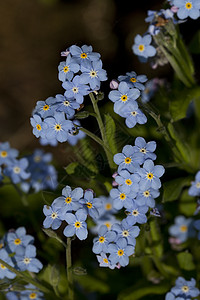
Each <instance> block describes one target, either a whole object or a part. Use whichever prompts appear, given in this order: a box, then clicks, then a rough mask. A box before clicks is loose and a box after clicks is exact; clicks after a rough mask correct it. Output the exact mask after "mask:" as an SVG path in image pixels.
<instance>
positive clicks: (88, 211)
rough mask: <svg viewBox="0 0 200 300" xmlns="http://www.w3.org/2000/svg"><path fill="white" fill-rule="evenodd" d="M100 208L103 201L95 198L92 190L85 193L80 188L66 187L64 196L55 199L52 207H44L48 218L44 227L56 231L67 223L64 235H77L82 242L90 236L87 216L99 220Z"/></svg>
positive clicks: (63, 191)
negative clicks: (64, 222) (63, 222)
mask: <svg viewBox="0 0 200 300" xmlns="http://www.w3.org/2000/svg"><path fill="white" fill-rule="evenodd" d="M100 207H101V200H100V199H98V198H94V193H93V191H92V190H86V191H85V192H84V191H83V189H82V188H80V187H78V188H75V189H74V190H72V189H71V187H70V186H66V187H65V188H63V190H62V196H60V197H58V198H56V199H54V201H53V203H52V204H51V206H48V205H44V208H43V212H44V214H45V216H46V218H45V220H44V222H43V226H44V228H50V227H51V228H52V229H54V230H56V229H58V228H59V227H60V225H61V223H62V221H66V222H67V224H68V225H67V226H66V227H65V229H64V232H63V233H64V235H65V236H66V237H72V236H74V235H76V236H77V237H78V238H79V239H80V240H85V239H86V238H87V236H88V230H87V223H86V219H87V216H88V215H89V216H90V217H91V218H92V219H93V220H96V219H98V218H99V210H100Z"/></svg>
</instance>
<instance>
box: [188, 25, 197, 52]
mask: <svg viewBox="0 0 200 300" xmlns="http://www.w3.org/2000/svg"><path fill="white" fill-rule="evenodd" d="M189 50H190V52H191V53H195V54H199V53H200V30H198V31H197V32H196V34H195V35H194V37H193V38H192V40H191V42H190V44H189Z"/></svg>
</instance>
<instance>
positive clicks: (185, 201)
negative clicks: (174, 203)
mask: <svg viewBox="0 0 200 300" xmlns="http://www.w3.org/2000/svg"><path fill="white" fill-rule="evenodd" d="M196 206H197V203H196V199H195V197H191V196H190V195H188V190H185V191H183V193H182V195H181V198H180V202H179V209H180V212H181V213H182V214H184V215H185V216H187V217H190V216H192V215H193V214H194V212H195V210H196Z"/></svg>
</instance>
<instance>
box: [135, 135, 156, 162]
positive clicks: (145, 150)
mask: <svg viewBox="0 0 200 300" xmlns="http://www.w3.org/2000/svg"><path fill="white" fill-rule="evenodd" d="M133 150H134V152H136V153H140V155H141V156H142V157H143V162H144V161H145V160H146V159H148V158H150V159H152V160H155V159H156V154H155V153H153V152H154V151H155V150H156V142H154V141H150V142H148V143H147V142H146V141H145V139H144V138H143V137H137V138H136V139H135V146H133Z"/></svg>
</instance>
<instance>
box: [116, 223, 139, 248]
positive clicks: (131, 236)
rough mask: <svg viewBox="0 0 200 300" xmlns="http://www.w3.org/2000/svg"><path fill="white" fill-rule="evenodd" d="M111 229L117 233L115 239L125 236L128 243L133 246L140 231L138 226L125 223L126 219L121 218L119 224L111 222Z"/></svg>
mask: <svg viewBox="0 0 200 300" xmlns="http://www.w3.org/2000/svg"><path fill="white" fill-rule="evenodd" d="M112 230H113V231H115V232H116V233H117V239H119V238H125V239H126V240H127V243H128V245H132V246H135V244H136V239H135V238H136V237H137V236H138V235H139V233H140V228H139V227H138V226H132V225H130V224H128V223H127V221H126V219H123V220H122V222H121V224H113V226H112Z"/></svg>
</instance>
